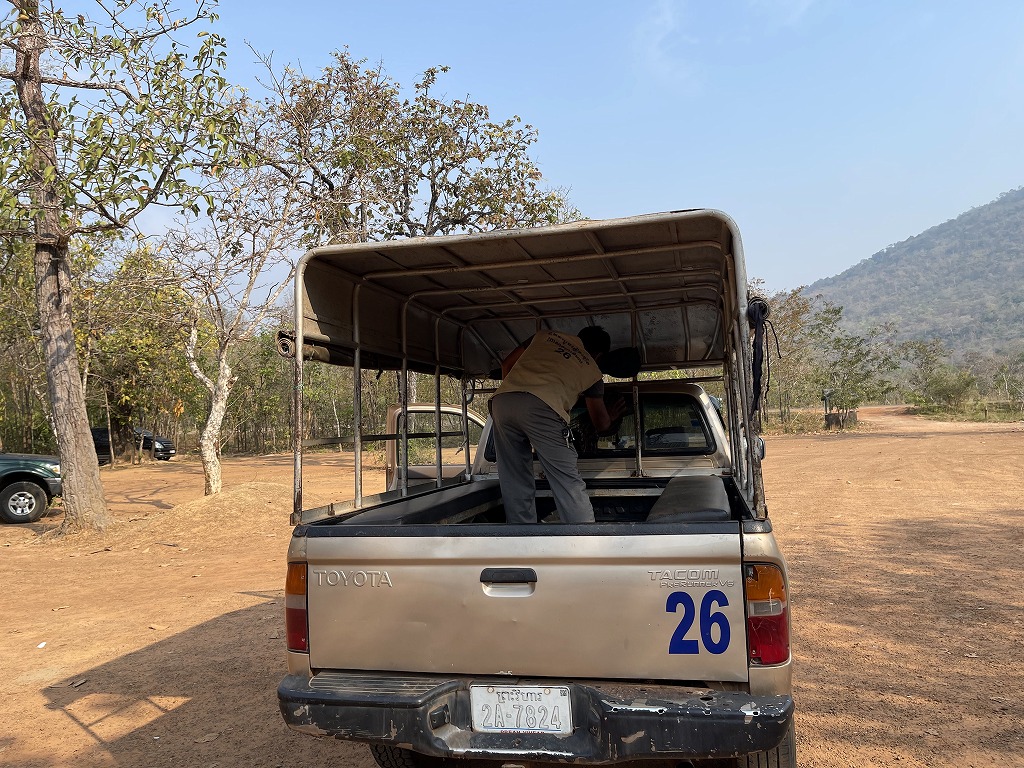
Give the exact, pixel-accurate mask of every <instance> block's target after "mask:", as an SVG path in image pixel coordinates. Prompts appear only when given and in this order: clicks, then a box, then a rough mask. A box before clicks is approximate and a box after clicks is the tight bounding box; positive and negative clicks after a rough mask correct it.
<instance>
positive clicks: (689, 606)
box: [306, 522, 747, 682]
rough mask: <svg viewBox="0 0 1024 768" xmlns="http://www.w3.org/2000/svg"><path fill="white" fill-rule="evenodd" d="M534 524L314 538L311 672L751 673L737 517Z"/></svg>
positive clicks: (329, 533) (728, 676) (345, 531)
mask: <svg viewBox="0 0 1024 768" xmlns="http://www.w3.org/2000/svg"><path fill="white" fill-rule="evenodd" d="M685 527H686V526H682V527H681V528H685ZM474 528H476V529H477V530H479V528H478V527H474ZM544 528H546V526H540V527H539V530H538V531H537V535H527V536H523V535H521V534H518V535H514V536H512V535H500V534H501V533H502V531H500V530H498V531H495V530H494V529H493V528H492V529H489V530H488V531H487V533H486V534H474V535H468V534H469V531H468V530H466V529H465V528H463V529H462V530H461V531H459V533H456V534H455V535H451V533H450V531H451V529H450V528H449V529H448V531H449V532H446V533H445V534H444V535H441V534H437V533H435V534H433V535H417V534H416V533H415V532H414V531H411V530H408V529H407V530H406V531H404V532H400V530H399V531H396V529H390V530H389V531H388V533H389V535H385V536H381V535H379V532H380V529H379V528H378V529H376V531H375V533H377V534H378V535H367V528H366V527H361V530H359V529H350V528H348V527H347V526H332V527H331V528H329V529H327V530H324V531H323V532H322V533H321V532H319V531H317V532H314V531H312V530H310V532H309V534H307V535H308V538H307V541H306V559H307V563H308V581H307V585H308V586H307V589H308V595H307V600H308V606H309V611H310V615H311V616H315V617H316V621H314V622H311V626H310V628H309V629H310V636H309V653H310V664H311V666H312V667H313V668H314V669H358V670H381V671H385V670H388V671H404V672H425V673H448V672H458V673H460V674H474V675H475V674H479V675H495V674H501V675H512V676H531V677H562V678H567V677H575V678H604V679H609V678H618V677H621V678H629V679H634V680H636V679H662V680H678V681H686V680H718V681H737V682H742V681H745V680H746V679H747V649H746V633H745V631H744V622H745V612H744V605H743V572H742V564H741V553H740V539H741V536H740V533H739V530H738V526H737V524H736V523H732V522H728V523H725V522H723V523H709V524H703V525H699V526H693V532H685V533H671V534H650V533H641V534H637V533H635V532H632V533H623V534H621V535H617V534H614V533H611V532H608V533H604V534H600V535H598V534H593V535H589V534H584V535H564V534H562V535H556V534H553V533H552V534H551V535H547V531H546V530H544ZM318 534H320V535H318ZM396 534H397V535H396Z"/></svg>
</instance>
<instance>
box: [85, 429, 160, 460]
mask: <svg viewBox="0 0 1024 768" xmlns="http://www.w3.org/2000/svg"><path fill="white" fill-rule="evenodd" d="M132 433H133V434H134V436H135V446H138V444H139V440H140V439H141V440H142V450H143V451H145V452H147V453H148V452H149V451H151V450H153V433H152V432H150V431H149V430H148V429H137V428H136V429H133V430H132ZM92 443H93V445H94V446H96V458H97V459H99V462H100V464H109V463H110V435H109V433H108V432H107V428H106V427H93V428H92ZM133 447H134V446H133ZM175 453H177V450H176V449H175V447H174V442H173V441H172V440H171V439H170V438H167V437H163V436H161V435H157V436H156V448H155V450H153V456H154V457H155V458H157V459H160V460H161V461H167V460H168V459H170V458H171V456H174V454H175Z"/></svg>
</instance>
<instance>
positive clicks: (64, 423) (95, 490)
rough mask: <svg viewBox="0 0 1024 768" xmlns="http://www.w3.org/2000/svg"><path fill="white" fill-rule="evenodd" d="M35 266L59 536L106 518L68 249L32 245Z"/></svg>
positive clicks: (97, 526)
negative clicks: (57, 470)
mask: <svg viewBox="0 0 1024 768" xmlns="http://www.w3.org/2000/svg"><path fill="white" fill-rule="evenodd" d="M35 266H36V300H37V302H38V305H39V325H40V330H41V331H42V340H43V351H44V354H45V355H46V385H47V389H48V390H49V394H50V404H51V408H52V409H53V422H54V428H55V431H56V433H57V445H58V446H59V448H60V460H61V461H60V466H61V477H62V480H63V484H64V522H63V523H62V525H61V532H62V533H68V532H72V531H78V530H83V529H89V530H96V531H103V530H104V529H106V527H107V524H108V523H109V521H110V520H109V515H108V514H107V505H106V501H105V499H104V497H103V485H102V484H101V483H100V469H99V462H98V461H97V459H96V446H95V445H93V442H92V433H91V432H90V431H89V419H88V415H87V412H86V407H85V392H84V391H83V389H82V378H81V375H80V374H79V370H78V355H77V354H76V352H75V335H74V331H73V329H72V325H71V296H70V294H69V290H70V286H71V272H70V269H69V268H68V261H67V249H66V248H59V247H57V246H53V245H49V244H46V243H37V244H36V253H35Z"/></svg>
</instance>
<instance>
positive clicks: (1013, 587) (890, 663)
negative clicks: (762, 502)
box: [0, 409, 1024, 768]
mask: <svg viewBox="0 0 1024 768" xmlns="http://www.w3.org/2000/svg"><path fill="white" fill-rule="evenodd" d="M861 415H862V418H863V419H864V420H866V421H867V422H868V424H867V426H866V428H865V429H864V430H863V431H861V432H858V433H854V434H823V435H817V436H803V437H791V436H787V437H771V438H769V439H768V459H767V462H766V465H765V473H766V484H767V493H768V500H769V505H770V510H771V516H772V519H773V520H774V521H775V525H776V534H777V536H778V538H779V539H780V541H781V543H782V545H783V546H784V548H785V550H786V552H787V555H788V558H789V561H790V567H791V573H792V579H793V611H794V617H795V619H794V633H795V637H794V644H795V654H796V661H797V665H798V666H797V688H796V696H797V705H798V718H799V719H798V726H797V727H798V743H799V756H800V765H801V766H804V767H805V768H813V767H816V766H821V767H824V766H836V767H840V766H841V767H847V766H910V767H913V766H939V765H957V766H974V767H977V768H981V767H982V766H985V767H986V768H988V767H989V766H1024V693H1022V687H1024V685H1022V684H1024V626H1022V621H1024V611H1022V608H1024V597H1022V593H1024V579H1022V577H1021V563H1022V561H1024V558H1022V555H1021V550H1022V543H1024V501H1022V493H1024V459H1022V457H1021V453H1022V450H1024V424H1011V425H977V424H946V423H936V422H929V421H922V420H918V419H914V418H911V417H907V416H903V415H901V414H899V413H898V412H897V411H896V410H895V409H874V410H865V411H862V414H861ZM308 474H309V482H310V485H309V486H308V487H307V501H308V502H310V503H317V502H321V501H328V500H330V498H329V494H328V489H329V488H330V487H331V486H332V485H333V484H336V483H339V482H340V483H343V486H342V487H343V488H344V489H345V490H346V492H347V493H349V494H350V492H351V491H350V489H351V480H350V478H351V464H350V459H349V458H348V457H347V456H338V457H335V456H327V457H325V458H323V459H321V460H320V466H318V467H314V468H312V469H311V470H310V472H309V473H308ZM103 480H104V485H105V488H106V491H107V497H108V501H109V506H110V508H111V510H112V511H113V514H114V518H115V520H116V522H115V524H114V525H113V527H112V529H111V531H110V533H109V534H108V535H107V536H106V537H104V538H97V537H81V538H77V539H74V540H71V541H64V542H52V541H44V542H40V540H39V534H40V533H42V532H44V531H46V530H47V529H51V528H54V527H55V526H56V525H57V523H58V522H59V517H57V516H51V517H49V518H46V519H44V520H43V521H41V522H40V523H38V524H36V525H32V526H24V527H22V526H10V525H7V526H2V527H0V579H2V581H3V584H4V590H3V602H2V604H3V610H2V614H0V615H2V617H3V623H2V627H0V701H2V702H3V707H2V710H0V711H2V717H0V723H2V725H0V765H10V766H64V765H74V766H131V767H133V768H134V767H135V766H154V768H169V767H170V766H182V767H191V766H271V767H275V766H312V765H322V766H329V765H333V766H346V767H350V766H351V767H352V768H369V766H371V765H372V761H371V760H370V758H369V757H368V753H367V751H366V749H365V748H364V747H362V746H358V745H349V744H343V743H337V742H333V741H321V740H317V739H313V738H310V737H308V736H302V735H298V734H292V733H290V732H289V731H288V730H287V729H286V728H285V727H284V725H283V724H282V721H281V718H280V716H279V714H278V712H277V704H276V699H275V687H276V685H277V682H278V680H279V679H280V677H281V675H282V674H283V669H284V662H283V643H284V641H283V639H282V637H283V631H282V613H283V606H282V602H283V596H282V581H283V576H284V555H285V549H286V547H287V543H288V537H289V532H290V528H289V526H288V511H289V508H290V503H291V457H290V456H278V457H269V458H261V459H252V460H233V461H228V462H226V466H225V481H226V487H228V488H229V489H232V490H230V491H229V492H227V493H225V494H223V495H222V497H221V498H219V499H217V500H216V501H213V502H210V501H206V500H203V499H202V498H201V495H202V473H201V471H200V468H199V466H198V464H194V463H191V462H188V461H184V460H180V459H175V460H174V461H172V462H170V463H166V462H164V463H158V464H156V465H150V466H145V467H135V468H126V469H118V470H113V471H105V472H104V473H103ZM374 482H376V483H378V484H379V483H380V482H381V478H380V476H379V474H378V475H377V476H375V478H374ZM373 490H374V488H373V487H372V486H371V487H370V488H368V489H367V492H372V491H373Z"/></svg>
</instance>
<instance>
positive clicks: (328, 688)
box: [277, 672, 793, 763]
mask: <svg viewBox="0 0 1024 768" xmlns="http://www.w3.org/2000/svg"><path fill="white" fill-rule="evenodd" d="M471 683H473V684H481V683H500V684H503V685H529V684H534V685H536V684H542V685H552V684H555V683H554V682H553V681H551V680H544V681H532V682H531V681H527V680H511V679H502V680H497V681H496V680H494V679H473V678H468V677H459V678H449V677H439V676H418V675H417V676H410V675H397V674H385V673H365V672H324V673H320V674H318V675H315V676H314V677H313V678H312V679H310V678H307V677H306V676H305V675H289V676H288V677H286V678H284V680H282V681H281V684H280V686H279V687H278V690H277V695H278V700H279V703H280V706H281V714H282V715H283V716H284V720H285V722H286V723H287V724H288V726H289V727H291V728H294V729H295V730H298V731H301V732H303V733H309V734H314V735H320V736H334V737H337V738H341V739H349V740H354V741H366V742H376V743H382V744H391V745H393V746H398V747H404V748H407V749H411V750H413V751H415V752H420V753H423V754H427V755H436V756H438V757H466V758H484V759H517V760H528V759H533V760H548V761H551V760H555V761H559V762H577V763H615V762H620V761H625V760H632V759H636V758H645V757H646V758H653V757H667V758H679V759H685V758H706V757H731V756H738V755H743V754H748V753H751V752H761V751H765V750H769V749H773V748H774V747H776V746H777V745H778V744H779V743H780V742H781V741H782V740H783V738H785V736H786V733H787V730H788V728H789V724H790V721H791V720H792V718H793V699H792V697H791V696H751V695H749V694H746V693H743V692H738V691H716V690H711V689H707V688H692V687H684V686H671V685H646V686H644V685H624V684H620V683H611V682H607V683H606V682H592V681H586V682H567V681H558V683H557V684H558V685H568V686H569V688H570V690H571V697H572V711H573V732H572V733H571V734H568V735H564V736H558V735H553V734H538V733H479V732H475V731H473V730H472V726H471V723H470V705H469V686H470V684H471Z"/></svg>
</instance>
